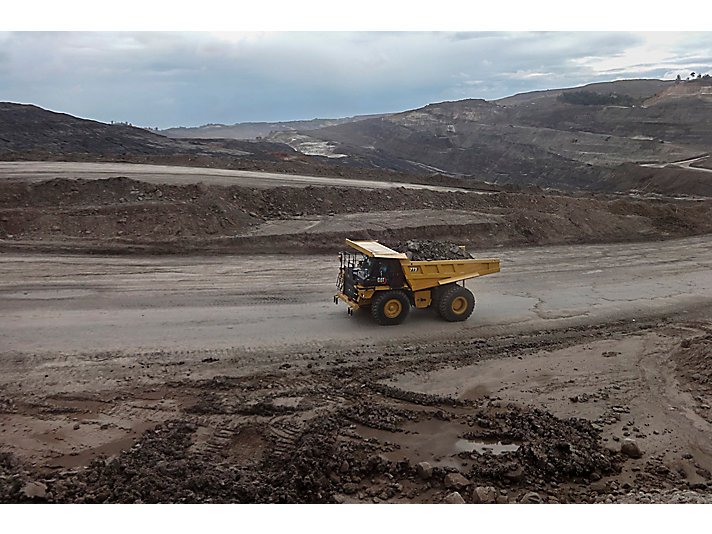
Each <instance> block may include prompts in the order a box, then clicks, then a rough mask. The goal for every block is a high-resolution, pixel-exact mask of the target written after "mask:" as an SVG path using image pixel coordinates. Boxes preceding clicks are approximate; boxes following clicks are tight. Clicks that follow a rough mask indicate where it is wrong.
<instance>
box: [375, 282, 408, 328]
mask: <svg viewBox="0 0 712 534" xmlns="http://www.w3.org/2000/svg"><path fill="white" fill-rule="evenodd" d="M408 312H410V301H409V300H408V295H406V294H405V293H404V292H403V291H398V290H391V291H378V292H377V293H376V296H375V297H374V298H373V300H372V301H371V316H372V317H373V318H374V320H375V321H376V322H377V323H378V324H380V325H384V326H390V325H395V324H401V323H402V322H403V321H405V318H406V317H408Z"/></svg>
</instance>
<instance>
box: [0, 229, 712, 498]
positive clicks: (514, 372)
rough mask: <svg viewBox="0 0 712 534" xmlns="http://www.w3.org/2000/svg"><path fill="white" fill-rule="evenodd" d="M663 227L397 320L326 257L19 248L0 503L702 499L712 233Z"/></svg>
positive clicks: (7, 311) (707, 446)
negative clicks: (663, 237) (353, 289)
mask: <svg viewBox="0 0 712 534" xmlns="http://www.w3.org/2000/svg"><path fill="white" fill-rule="evenodd" d="M663 244H664V245H665V247H660V246H659V245H658V244H656V243H649V244H640V243H638V244H625V245H596V246H569V247H546V248H529V249H511V250H502V251H501V257H502V261H503V271H502V272H501V273H498V274H497V275H492V276H491V277H487V278H483V279H482V280H481V281H479V282H477V284H473V285H472V286H470V287H471V288H472V289H473V290H474V291H475V294H476V295H477V298H478V307H477V309H476V311H475V314H474V315H473V316H472V317H471V318H470V319H469V320H468V321H467V322H465V323H461V324H460V323H458V324H453V323H445V322H442V321H438V320H437V318H436V317H434V316H433V314H429V313H428V312H427V311H420V313H416V312H415V311H414V312H413V313H412V314H411V316H410V317H409V318H408V321H407V322H406V323H404V324H403V325H400V326H399V327H395V328H387V327H378V326H377V325H375V324H373V322H372V321H371V320H370V318H369V317H368V314H361V313H357V314H355V315H354V316H353V317H348V316H347V315H346V313H345V311H344V309H343V306H342V307H341V308H340V307H338V306H334V305H333V303H331V302H330V295H331V294H333V279H332V280H330V279H329V276H328V275H334V268H335V265H336V261H335V259H334V258H330V257H310V256H302V257H290V258H291V261H284V257H283V256H282V257H280V256H279V255H273V256H251V257H248V256H227V257H205V258H201V257H194V258H185V257H164V258H160V257H150V258H144V257H94V256H77V255H74V256H70V255H48V254H30V255H7V254H6V255H5V256H4V257H3V261H2V267H1V268H2V284H1V287H0V299H1V300H2V302H3V311H2V312H0V318H1V319H2V321H0V323H1V324H0V329H2V330H1V333H2V336H1V337H2V339H3V350H2V370H3V373H2V376H1V377H0V391H1V393H0V444H1V449H0V450H1V451H2V456H1V459H0V462H1V463H0V477H2V478H0V500H2V502H335V503H339V502H366V503H373V502H426V503H440V502H444V501H447V502H450V501H453V502H459V501H460V499H462V500H464V501H465V502H472V503H474V502H488V503H489V502H495V503H497V502H499V503H519V502H543V503H555V502H578V503H581V502H584V503H585V502H631V501H632V502H657V501H664V502H678V501H681V502H698V501H700V502H710V500H712V499H711V498H710V493H711V492H712V487H711V484H712V476H711V475H710V471H711V470H712V442H711V441H712V438H711V437H710V436H712V432H710V430H712V428H711V426H710V425H712V415H711V413H710V408H709V407H710V404H712V403H711V402H710V400H711V395H712V391H711V390H710V382H709V379H710V373H709V369H708V367H709V366H708V362H709V358H710V350H712V345H711V340H712V316H710V313H709V310H710V305H709V304H710V298H711V297H712V293H711V292H712V279H711V277H710V274H709V273H710V267H709V266H710V265H712V256H711V255H710V252H711V251H712V249H710V244H709V241H708V240H707V239H706V238H705V237H698V238H688V239H684V240H677V241H668V242H664V243H663ZM544 259H545V260H544ZM672 259H674V260H675V261H671V260H672ZM505 267H506V268H505ZM305 271H306V272H309V273H310V276H309V277H308V279H306V278H305V277H304V276H302V275H301V274H300V273H301V272H305ZM626 439H631V440H634V441H635V444H632V443H628V444H625V443H626V442H625V440H626ZM624 444H625V449H624V447H623V445H624ZM624 450H625V451H626V452H623V451H624ZM454 492H457V493H458V494H459V497H458V496H457V495H453V493H454Z"/></svg>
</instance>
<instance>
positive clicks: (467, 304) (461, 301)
mask: <svg viewBox="0 0 712 534" xmlns="http://www.w3.org/2000/svg"><path fill="white" fill-rule="evenodd" d="M474 309H475V296H474V295H473V294H472V292H471V291H470V290H469V289H467V288H464V287H462V286H458V285H455V284H453V285H452V286H451V287H448V288H445V289H444V290H443V292H442V294H440V295H439V298H438V312H439V313H440V316H441V317H442V318H443V319H445V320H446V321H464V320H465V319H467V318H468V317H469V316H470V315H472V312H473V311H474Z"/></svg>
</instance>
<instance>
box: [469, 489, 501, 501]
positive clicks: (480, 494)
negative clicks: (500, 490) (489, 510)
mask: <svg viewBox="0 0 712 534" xmlns="http://www.w3.org/2000/svg"><path fill="white" fill-rule="evenodd" d="M496 501H497V490H496V489H495V488H493V487H492V486H477V487H476V488H475V489H474V490H472V502H474V503H475V504H492V503H494V502H496Z"/></svg>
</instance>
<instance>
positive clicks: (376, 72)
mask: <svg viewBox="0 0 712 534" xmlns="http://www.w3.org/2000/svg"><path fill="white" fill-rule="evenodd" d="M711 58H712V33H694V34H693V33H689V34H687V33H685V34H667V33H666V34H654V33H653V34H634V33H616V32H594V33H590V32H589V33H579V32H521V33H502V32H472V33H470V32H464V33H463V32H338V33H337V32H286V33H259V32H254V33H246V34H215V33H196V32H188V33H176V32H158V33H140V32H139V33H97V32H88V33H73V32H50V33H41V32H38V33H34V32H33V33H22V32H20V33H5V34H0V100H9V101H16V102H29V103H34V104H37V105H39V106H42V107H47V108H50V109H54V110H58V111H64V112H67V113H71V114H74V115H78V116H81V117H88V118H93V119H97V120H102V121H109V120H117V121H129V122H132V123H134V124H141V125H146V126H159V127H168V126H176V125H198V124H205V123H209V122H223V123H232V122H240V121H260V120H266V121H270V120H289V119H302V118H313V117H317V116H318V117H336V116H346V115H354V114H361V113H376V112H387V111H401V110H405V109H411V108H415V107H420V106H423V105H425V104H428V103H430V102H437V101H441V100H454V99H460V98H486V99H495V98H500V97H504V96H508V95H511V94H514V93H517V92H523V91H530V90H538V89H547V88H556V87H564V86H574V85H580V84H583V83H588V82H595V81H603V80H607V79H614V78H624V77H661V76H668V77H670V76H673V77H674V74H675V73H677V72H684V71H685V70H687V71H688V73H689V71H690V70H694V71H695V72H698V71H702V72H708V71H710V70H712V59H711Z"/></svg>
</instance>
